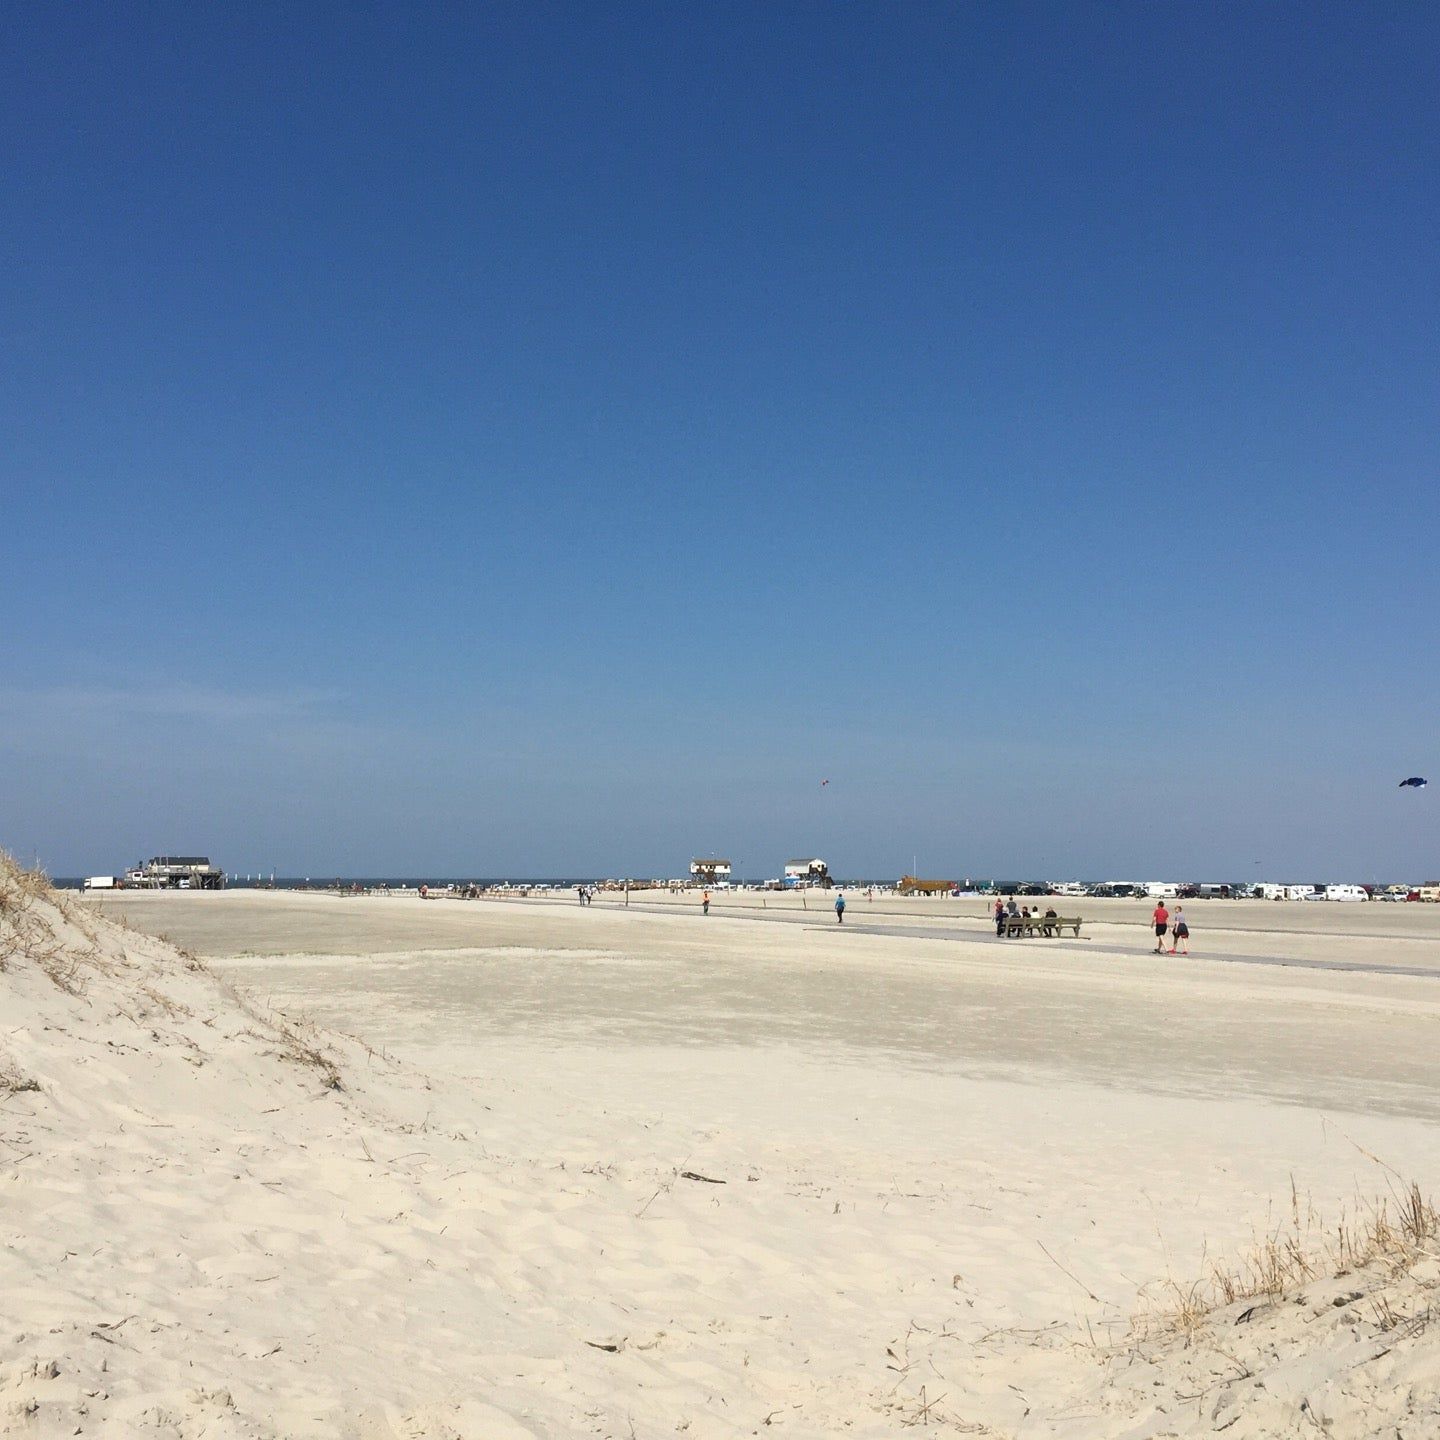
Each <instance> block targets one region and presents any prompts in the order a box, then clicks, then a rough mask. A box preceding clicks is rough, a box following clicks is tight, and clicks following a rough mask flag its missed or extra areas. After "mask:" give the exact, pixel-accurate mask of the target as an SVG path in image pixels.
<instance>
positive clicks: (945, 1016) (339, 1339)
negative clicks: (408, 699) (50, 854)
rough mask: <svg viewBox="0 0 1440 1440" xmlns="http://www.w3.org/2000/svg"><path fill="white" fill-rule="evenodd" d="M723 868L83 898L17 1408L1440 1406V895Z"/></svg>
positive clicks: (13, 1345)
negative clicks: (1150, 936) (1275, 1275)
mask: <svg viewBox="0 0 1440 1440" xmlns="http://www.w3.org/2000/svg"><path fill="white" fill-rule="evenodd" d="M697 898H698V897H696V896H695V895H694V894H687V895H683V896H669V895H664V894H657V895H651V896H647V897H645V898H644V899H643V900H642V898H641V897H639V896H636V897H632V900H631V904H630V906H629V907H628V909H627V908H626V907H625V906H624V905H623V904H622V903H621V901H620V900H619V899H618V898H617V899H604V898H602V899H601V900H600V901H598V902H597V903H596V904H595V905H594V906H592V907H587V908H583V909H582V908H581V907H580V906H578V905H576V904H575V903H574V902H573V900H572V901H569V902H568V903H567V902H565V901H559V900H526V901H518V900H516V901H474V902H463V901H448V900H446V901H434V900H431V901H421V900H415V899H395V898H389V899H378V898H355V899H342V898H338V897H335V896H330V895H309V894H298V893H284V892H242V891H231V892H227V893H223V894H216V895H185V894H156V895H144V894H126V895H113V896H106V897H104V898H103V899H91V900H87V901H85V902H77V901H73V900H72V901H68V902H66V905H65V909H66V911H67V912H68V913H66V914H62V913H61V912H59V911H55V910H52V909H50V902H49V901H48V900H47V899H44V898H42V899H40V900H37V901H36V902H35V908H34V912H33V913H36V914H43V915H44V916H46V917H48V919H47V923H49V924H51V926H52V928H53V930H54V932H55V939H54V941H53V942H47V943H51V944H52V945H53V947H55V951H56V954H57V955H59V956H61V957H62V958H59V959H57V958H55V957H54V956H52V957H51V958H50V959H48V960H46V961H45V962H44V963H40V962H38V961H33V960H32V961H27V960H25V959H23V958H22V957H20V956H19V955H18V954H16V955H13V956H12V957H11V958H10V959H9V962H8V964H7V965H6V968H5V971H4V973H3V974H0V985H3V987H4V989H5V995H6V1007H5V1010H6V1015H7V1024H6V1028H5V1031H4V1033H3V1035H0V1046H3V1051H0V1063H3V1064H4V1065H5V1066H7V1067H9V1068H8V1073H10V1074H12V1075H13V1076H15V1077H17V1084H16V1085H12V1086H11V1088H10V1091H9V1093H8V1095H6V1094H0V1103H3V1108H0V1139H3V1147H4V1148H3V1149H0V1195H3V1197H4V1224H5V1231H6V1235H5V1238H6V1241H7V1254H6V1259H5V1261H4V1264H5V1271H4V1284H3V1293H4V1295H5V1299H6V1304H5V1313H6V1317H7V1319H8V1320H9V1322H10V1323H9V1324H8V1326H7V1327H5V1330H4V1332H3V1334H0V1428H4V1429H5V1433H10V1432H11V1431H12V1430H13V1431H14V1433H25V1434H32V1433H33V1434H40V1435H57V1436H58V1435H61V1434H64V1435H69V1434H76V1433H80V1434H97V1435H100V1434H103V1435H119V1434H126V1435H129V1434H134V1435H151V1434H154V1435H179V1436H201V1435H205V1436H255V1437H259V1436H267V1437H268V1436H287V1437H288V1436H331V1435H340V1436H355V1437H367V1440H368V1437H374V1440H379V1437H401V1436H404V1437H421V1436H424V1437H431V1436H433V1437H441V1436H445V1437H452V1436H464V1437H467V1440H471V1437H508V1436H536V1437H540V1436H562V1435H595V1436H615V1437H628V1436H637V1437H651V1436H662V1435H665V1436H669V1435H676V1434H680V1435H687V1436H734V1435H752V1434H754V1435H767V1434H770V1433H776V1434H789V1435H792V1436H830V1435H839V1434H845V1435H856V1436H892V1435H899V1434H903V1433H908V1432H909V1431H910V1430H911V1429H914V1428H916V1427H920V1428H922V1429H929V1430H933V1431H934V1432H935V1433H939V1434H947V1433H948V1434H992V1435H1003V1436H1022V1435H1023V1436H1026V1437H1037V1436H1049V1437H1057V1440H1058V1437H1076V1440H1078V1437H1111V1436H1134V1437H1140V1436H1152V1435H1153V1436H1161V1435H1185V1436H1189V1435H1208V1434H1212V1433H1218V1432H1220V1431H1224V1432H1225V1433H1226V1434H1228V1435H1229V1436H1231V1437H1240V1436H1255V1437H1259V1436H1274V1435H1287V1434H1304V1433H1312V1434H1313V1433H1317V1430H1318V1431H1322V1432H1323V1433H1326V1434H1329V1435H1332V1436H1362V1435H1366V1436H1368V1435H1377V1436H1378V1435H1382V1434H1383V1435H1387V1436H1389V1435H1395V1434H1403V1435H1407V1436H1419V1435H1426V1434H1435V1433H1440V1386H1437V1378H1436V1377H1437V1376H1440V1363H1437V1361H1440V1344H1437V1330H1436V1328H1435V1327H1431V1326H1430V1325H1429V1324H1428V1323H1427V1318H1426V1317H1428V1314H1429V1306H1430V1304H1431V1302H1432V1300H1433V1297H1434V1295H1435V1287H1436V1284H1437V1280H1440V1259H1437V1258H1436V1253H1435V1252H1436V1249H1437V1247H1436V1245H1435V1243H1434V1240H1433V1239H1430V1240H1424V1239H1422V1240H1420V1241H1419V1242H1417V1243H1415V1244H1409V1243H1406V1244H1403V1245H1401V1247H1400V1248H1399V1249H1398V1250H1394V1251H1386V1252H1385V1254H1383V1255H1380V1256H1378V1257H1376V1258H1373V1259H1370V1260H1369V1263H1353V1264H1342V1263H1335V1264H1330V1263H1328V1258H1327V1257H1328V1254H1329V1250H1328V1247H1330V1245H1331V1243H1332V1242H1331V1239H1330V1238H1329V1237H1332V1236H1333V1233H1334V1227H1335V1226H1336V1225H1338V1224H1340V1223H1341V1222H1345V1223H1346V1224H1349V1225H1351V1226H1352V1227H1353V1226H1355V1225H1357V1224H1358V1222H1360V1221H1361V1220H1362V1218H1363V1217H1364V1216H1365V1215H1367V1214H1373V1210H1372V1207H1373V1205H1374V1204H1375V1203H1376V1201H1377V1200H1379V1199H1381V1198H1384V1199H1385V1201H1386V1203H1387V1205H1388V1206H1390V1207H1391V1208H1392V1213H1395V1211H1396V1209H1397V1207H1398V1204H1399V1202H1400V1201H1403V1199H1404V1196H1405V1194H1406V1190H1405V1187H1406V1186H1407V1185H1408V1184H1409V1183H1410V1182H1411V1181H1414V1182H1417V1183H1418V1184H1419V1185H1420V1186H1421V1187H1422V1190H1423V1191H1426V1192H1430V1193H1433V1192H1434V1191H1435V1190H1437V1189H1440V1144H1437V1140H1440V1098H1437V1097H1440V1085H1437V1081H1440V1047H1437V1046H1436V1044H1435V1034H1436V1025H1437V1021H1440V907H1429V906H1423V907H1422V906H1414V905H1411V906H1381V905H1364V906H1340V905H1303V904H1287V905H1265V904H1261V903H1256V904H1253V905H1252V904H1246V903H1235V902H1211V903H1209V904H1206V905H1200V904H1197V905H1196V906H1195V907H1194V919H1193V921H1192V924H1193V926H1194V929H1195V949H1196V952H1197V953H1196V954H1195V955H1194V956H1192V957H1191V958H1190V959H1189V960H1184V959H1181V958H1179V957H1175V958H1171V957H1168V956H1167V957H1163V958H1162V957H1157V956H1154V955H1153V954H1149V953H1147V950H1148V941H1147V937H1146V934H1145V930H1144V923H1143V922H1144V910H1143V908H1142V907H1137V906H1136V905H1135V904H1133V903H1131V904H1128V905H1127V904H1126V902H1108V903H1105V902H1100V903H1097V902H1093V901H1087V902H1081V903H1080V905H1079V906H1078V907H1077V908H1079V909H1080V911H1081V913H1083V914H1085V915H1086V917H1087V921H1086V926H1085V930H1084V938H1082V939H1081V940H1079V941H1073V940H1069V939H1066V940H1061V941H1039V940H1037V941H1030V942H1020V941H1015V942H1000V941H996V940H995V939H994V937H993V933H992V932H990V931H989V930H988V927H987V926H986V924H985V920H984V916H983V909H982V903H981V902H979V901H973V900H972V901H952V900H945V901H926V900H905V901H902V900H898V899H887V900H885V901H883V902H882V901H878V900H877V901H874V902H870V903H868V904H867V902H866V901H865V899H864V898H863V895H856V894H852V896H851V908H850V910H849V912H848V913H847V917H846V924H845V927H844V929H843V931H842V930H841V929H840V927H838V926H837V925H836V924H835V923H834V918H833V915H832V914H830V913H829V912H828V910H827V909H825V908H818V907H817V908H815V909H811V908H806V906H805V905H802V904H801V903H800V902H798V901H797V900H796V899H795V897H784V900H783V902H782V903H779V904H777V903H776V902H775V900H774V899H773V898H771V899H769V900H768V901H767V903H765V904H764V905H763V906H760V907H759V908H756V906H755V905H754V904H753V903H752V902H753V901H755V900H756V899H758V897H754V896H749V895H735V896H728V895H727V896H724V897H721V898H720V899H719V900H718V901H717V904H716V907H715V910H714V913H712V914H711V915H710V916H709V917H702V916H701V915H700V914H699V913H698V905H697V903H696V901H697ZM815 903H816V902H815V897H813V896H812V897H811V898H810V900H809V901H808V902H807V904H808V906H814V905H815ZM1062 908H1064V907H1062ZM1190 909H1191V907H1189V906H1187V913H1189V912H1190ZM27 913H28V912H27ZM1092 913H1093V917H1094V918H1093V920H1092V919H1091V918H1090V917H1091V915H1092ZM128 927H133V928H128ZM162 936H163V937H167V938H168V940H170V941H173V942H174V943H175V945H178V946H180V947H182V948H183V951H184V952H186V954H188V955H189V956H191V957H193V958H190V959H187V958H185V955H184V954H182V953H181V952H179V951H176V950H174V949H172V948H171V947H170V946H169V945H168V944H166V943H165V941H163V940H160V939H157V938H153V937H162ZM52 972H53V973H52ZM57 975H58V976H59V978H57ZM231 986H234V987H237V988H236V989H235V990H234V991H232V990H231V989H230V987H231ZM301 1016H305V1017H309V1021H308V1022H302V1021H300V1019H299V1017H301ZM311 1022H313V1024H312V1023H311ZM32 1079H33V1081H34V1084H35V1086H36V1087H37V1088H33V1089H32V1088H23V1087H22V1086H20V1085H19V1084H18V1082H19V1081H24V1080H32ZM1267 1239H1270V1240H1278V1241H1280V1242H1283V1243H1289V1242H1291V1241H1293V1242H1294V1243H1295V1246H1296V1247H1298V1248H1303V1249H1304V1250H1305V1252H1306V1253H1307V1254H1308V1255H1310V1256H1312V1258H1314V1260H1315V1263H1314V1264H1313V1266H1312V1267H1311V1268H1312V1270H1313V1273H1310V1274H1307V1275H1305V1276H1304V1277H1303V1279H1302V1281H1301V1282H1300V1283H1297V1284H1296V1285H1295V1286H1293V1287H1292V1288H1291V1289H1290V1290H1287V1291H1286V1292H1285V1293H1284V1294H1283V1295H1279V1294H1262V1295H1259V1296H1258V1297H1255V1296H1252V1297H1250V1298H1248V1299H1247V1298H1243V1297H1242V1298H1239V1299H1237V1300H1236V1301H1235V1303H1233V1304H1231V1305H1228V1306H1226V1305H1220V1306H1219V1308H1218V1309H1216V1310H1214V1311H1213V1313H1204V1314H1196V1313H1193V1312H1194V1310H1195V1308H1196V1307H1195V1306H1194V1305H1191V1306H1190V1307H1189V1309H1188V1310H1187V1307H1186V1305H1185V1303H1184V1301H1185V1298H1186V1297H1187V1296H1189V1297H1190V1298H1191V1300H1192V1301H1193V1300H1194V1299H1195V1298H1196V1294H1197V1292H1196V1291H1195V1290H1194V1289H1193V1286H1194V1284H1195V1282H1197V1281H1202V1280H1204V1278H1205V1277H1206V1276H1207V1274H1208V1273H1209V1271H1210V1268H1211V1267H1212V1265H1215V1264H1217V1263H1218V1264H1220V1265H1221V1266H1222V1267H1224V1266H1239V1265H1242V1264H1243V1263H1244V1261H1245V1259H1246V1257H1247V1256H1249V1255H1251V1254H1252V1253H1253V1252H1254V1250H1255V1247H1256V1245H1257V1244H1259V1245H1260V1246H1261V1247H1262V1248H1263V1246H1264V1244H1265V1242H1266V1240H1267ZM1356 1258H1357V1257H1352V1259H1356ZM1365 1259H1366V1257H1365V1256H1360V1257H1358V1260H1359V1261H1360V1262H1363V1261H1364V1260H1365ZM1337 1271H1344V1272H1345V1273H1343V1274H1339V1275H1338V1276H1337V1274H1336V1272H1337ZM1177 1311H1179V1312H1183V1314H1182V1318H1179V1319H1177ZM1247 1312H1248V1313H1247ZM1242 1316H1243V1319H1241V1317H1242ZM1237 1321H1238V1322H1239V1323H1237Z"/></svg>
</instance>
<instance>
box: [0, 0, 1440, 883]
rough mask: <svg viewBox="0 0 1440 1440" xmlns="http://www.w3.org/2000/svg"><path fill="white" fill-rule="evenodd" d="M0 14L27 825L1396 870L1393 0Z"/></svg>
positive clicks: (1, 562)
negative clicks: (1357, 0) (2, 21)
mask: <svg viewBox="0 0 1440 1440" xmlns="http://www.w3.org/2000/svg"><path fill="white" fill-rule="evenodd" d="M10 31H11V43H10V44H8V45H7V46H6V47H5V52H4V56H3V57H0V122H3V124H4V129H5V133H6V134H7V136H9V137H10V141H11V143H10V144H9V145H8V146H7V147H6V151H5V157H4V159H3V161H0V164H3V167H4V168H3V178H4V183H5V191H6V204H5V206H4V213H3V216H0V260H3V264H0V335H3V339H4V342H5V343H4V345H3V347H0V367H3V368H0V441H3V443H0V484H3V487H4V493H5V495H6V497H7V501H8V503H7V505H6V507H5V510H6V517H7V521H8V523H7V524H6V526H5V528H4V531H3V536H4V538H3V541H0V596H3V599H4V606H5V614H6V616H7V617H8V620H7V624H6V627H5V631H4V632H3V633H4V637H5V638H4V650H5V652H6V660H7V663H6V664H5V665H4V667H3V673H0V842H3V843H4V844H6V845H8V846H9V847H10V848H12V849H14V850H16V851H19V852H21V853H23V854H25V855H27V856H28V855H30V854H31V853H32V852H38V853H39V855H40V857H41V859H42V860H44V861H45V862H46V863H47V864H49V866H50V867H51V869H52V870H53V871H55V872H56V873H60V874H64V873H73V872H79V871H104V870H109V869H112V868H114V867H116V866H118V865H120V864H123V863H125V862H128V861H131V860H133V859H135V858H136V857H138V856H139V855H141V854H149V853H153V852H156V851H165V850H190V849H198V850H202V851H209V852H210V853H211V854H212V855H213V856H214V857H215V858H216V859H217V860H218V861H219V862H220V863H221V864H224V865H226V866H227V867H228V868H230V869H232V870H239V871H244V870H247V869H258V868H264V869H267V870H268V869H270V868H272V867H273V868H277V869H279V870H281V871H282V872H288V873H295V874H320V873H381V872H384V871H387V870H397V871H400V870H404V871H408V872H410V873H423V872H426V871H429V872H431V873H452V874H454V873H460V874H470V873H474V874H504V873H510V874H537V873H626V872H629V873H636V874H642V873H673V872H677V871H679V870H681V869H683V867H684V865H685V863H686V862H688V860H689V858H690V856H691V855H692V854H693V853H702V852H719V853H726V854H729V855H731V856H732V857H733V858H735V859H736V860H737V861H738V862H739V868H740V870H741V871H742V872H743V873H747V874H750V875H752V876H763V875H767V874H773V873H776V872H777V871H778V869H779V866H780V864H781V863H782V861H783V860H784V859H785V858H786V856H787V855H790V854H796V853H800V854H808V853H812V852H814V853H820V854H823V855H826V856H827V858H829V859H830V860H831V862H832V865H833V866H834V867H835V868H836V869H837V870H838V871H839V872H841V873H845V874H865V875H872V876H886V875H891V874H898V873H900V872H901V871H902V870H906V869H908V868H909V867H910V863H911V859H912V856H915V855H918V856H919V859H920V867H921V869H922V871H924V872H925V873H927V874H939V875H963V874H966V873H970V874H1000V875H1045V876H1053V877H1060V876H1064V875H1087V876H1096V877H1099V876H1107V875H1111V876H1113V875H1134V876H1139V877H1142V878H1149V877H1151V876H1155V877H1159V876H1167V877H1176V878H1185V877H1190V878H1207V877H1212V878H1220V877H1250V876H1252V875H1257V874H1259V873H1261V872H1262V871H1263V872H1264V873H1265V874H1266V875H1267V876H1276V877H1291V878H1297V879H1301V878H1303V879H1314V878H1334V879H1339V878H1347V879H1348V878H1363V879H1368V878H1370V877H1371V876H1372V875H1376V874H1378V875H1381V876H1394V877H1408V878H1419V877H1421V876H1428V875H1430V874H1432V873H1436V872H1440V847H1437V838H1440V827H1437V824H1436V822H1435V819H1434V811H1433V808H1432V805H1431V799H1430V796H1429V794H1428V793H1426V792H1421V793H1418V794H1417V793H1414V792H1410V791H1399V790H1397V788H1396V782H1397V781H1398V780H1399V779H1400V778H1402V777H1404V776H1406V775H1409V774H1413V773H1420V774H1426V773H1428V772H1429V771H1431V770H1434V771H1437V772H1440V753H1437V739H1436V724H1435V718H1436V714H1437V701H1440V679H1437V673H1436V666H1435V664H1434V657H1433V653H1432V652H1433V643H1432V639H1431V634H1430V632H1431V629H1432V627H1433V624H1434V620H1435V616H1436V613H1437V601H1440V582H1437V579H1436V570H1435V565H1434V560H1433V548H1434V541H1435V535H1436V522H1437V519H1440V498H1437V488H1436V485H1435V483H1434V481H1435V466H1436V456H1437V454H1440V409H1437V401H1440V384H1437V382H1440V358H1437V346H1436V336H1437V335H1440V269H1437V262H1436V256H1437V254H1440V189H1437V178H1436V177H1437V174H1440V165H1437V162H1440V119H1437V110H1436V106H1435V103H1434V102H1435V96H1436V94H1437V93H1440V60H1437V56H1440V12H1437V11H1435V10H1433V9H1431V8H1429V7H1423V6H1412V7H1400V6H1395V7H1390V6H1385V7H1381V6H1371V5H1363V4H1362V5H1354V4H1350V5H1306V6H1300V5H1279V6H1270V7H1259V8H1257V7H1253V6H1238V5H1236V6H1229V5H1218V6H1184V7H1181V6H1149V5H1116V4H1094V5H1078V6H1077V5H1062V4H1057V5H1023V6H1004V5H998V6H987V7H979V6H975V7H964V6H941V5H927V4H914V5H904V6H893V5H858V4H846V5H840V4H836V5H808V4H803V5H802V4H786V5H778V6H777V5H770V4H765V5H755V6H747V5H740V4H736V5H724V6H699V5H688V4H678V5H677V4H665V5H654V6H640V5H617V6H594V5H583V6H582V5H574V6H562V5H528V4H527V5H523V6H522V5H508V6H507V5H497V6H492V7H465V6H449V7H429V8H428V9H425V8H422V7H411V6H395V7H388V6H373V5H345V6H340V5H336V6H331V7H327V6H323V5H313V6H299V7H280V6H275V7H265V6H248V7H221V6H218V5H185V6H179V5H176V6H171V7H166V6H145V7H141V6H128V5H114V6H85V5H79V6H73V7H63V8H62V7H33V8H31V9H30V10H28V11H27V12H24V13H19V14H16V15H12V16H11V18H10ZM822 778H828V779H829V780H830V781H831V783H830V785H829V786H827V787H824V788H823V789H822V787H821V786H820V781H821V779H822ZM1437 779H1440V775H1437ZM1437 793H1440V792H1437ZM1256 860H1259V861H1260V862H1261V864H1260V866H1259V868H1258V869H1257V868H1256V866H1255V861H1256Z"/></svg>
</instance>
